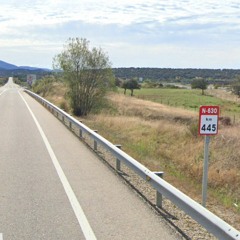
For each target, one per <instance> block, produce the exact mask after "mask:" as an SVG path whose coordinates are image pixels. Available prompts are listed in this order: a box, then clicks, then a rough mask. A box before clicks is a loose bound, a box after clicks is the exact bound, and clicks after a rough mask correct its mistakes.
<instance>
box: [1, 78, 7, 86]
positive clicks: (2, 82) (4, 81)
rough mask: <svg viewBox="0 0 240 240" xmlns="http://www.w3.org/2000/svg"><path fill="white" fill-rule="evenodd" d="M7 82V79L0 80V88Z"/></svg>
mask: <svg viewBox="0 0 240 240" xmlns="http://www.w3.org/2000/svg"><path fill="white" fill-rule="evenodd" d="M7 81H8V79H7V78H0V86H3V85H4V84H6V83H7Z"/></svg>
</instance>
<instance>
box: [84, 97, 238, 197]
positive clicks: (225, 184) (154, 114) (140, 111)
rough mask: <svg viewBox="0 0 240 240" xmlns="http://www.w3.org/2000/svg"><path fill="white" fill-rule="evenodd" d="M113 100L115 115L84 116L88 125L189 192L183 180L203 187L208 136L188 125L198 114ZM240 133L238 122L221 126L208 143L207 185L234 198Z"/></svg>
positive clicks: (122, 98)
mask: <svg viewBox="0 0 240 240" xmlns="http://www.w3.org/2000/svg"><path fill="white" fill-rule="evenodd" d="M109 99H110V100H111V101H112V102H113V103H114V105H115V107H116V109H117V113H115V115H106V113H105V112H104V113H103V114H99V115H96V116H90V117H89V118H87V119H86V120H85V121H87V123H88V124H90V126H92V127H94V128H95V129H96V128H98V129H99V132H100V134H102V135H104V136H105V137H106V138H108V139H109V140H110V141H113V142H114V143H118V144H122V145H123V148H124V150H125V151H126V152H128V153H129V154H130V155H131V156H133V157H134V158H136V159H137V160H138V161H140V162H141V163H143V164H144V165H146V166H147V167H149V168H150V169H151V170H154V171H159V170H161V171H165V172H166V175H167V178H168V179H171V181H172V183H173V185H175V186H178V185H181V186H180V188H181V189H182V190H183V191H185V192H189V189H188V187H187V186H184V181H186V182H188V181H192V182H195V186H196V184H198V183H199V185H201V179H202V165H203V148H204V146H203V145H204V140H203V137H196V136H194V135H192V133H191V131H190V130H189V126H190V124H197V121H198V116H197V114H196V113H194V112H191V111H187V110H184V109H179V108H173V107H169V106H165V105H162V104H158V103H153V102H149V101H144V100H141V99H136V98H131V97H128V96H124V95H119V94H112V95H110V96H109ZM109 129H111V131H109ZM238 131H239V127H238V126H234V127H223V126H221V129H220V132H219V135H218V136H217V137H212V138H211V144H210V163H209V165H210V166H209V185H210V186H211V187H212V188H213V189H217V191H218V190H219V191H221V192H224V193H226V195H227V196H229V197H231V198H232V199H239V198H240V192H239V183H240V175H239V172H240V171H239V170H240V161H239V159H240V150H239V137H238V134H237V132H238ZM174 176H175V177H174ZM179 178H180V179H182V181H179ZM198 188H200V186H198Z"/></svg>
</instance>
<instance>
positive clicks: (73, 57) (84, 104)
mask: <svg viewBox="0 0 240 240" xmlns="http://www.w3.org/2000/svg"><path fill="white" fill-rule="evenodd" d="M53 65H54V68H55V69H58V70H62V71H63V78H64V79H65V81H66V83H67V85H68V87H69V97H70V101H71V107H72V109H73V113H74V114H75V115H77V116H83V115H87V114H88V113H89V112H90V111H91V110H92V108H93V107H94V106H96V105H97V104H98V103H99V102H100V101H101V100H102V98H103V97H104V95H105V93H106V92H107V90H108V89H110V88H111V87H112V86H113V85H114V77H113V74H112V70H111V67H110V62H109V59H108V56H107V54H106V53H105V52H103V50H102V49H101V48H96V47H94V48H92V49H90V47H89V41H87V40H86V39H83V38H69V39H68V41H67V44H66V45H65V46H64V49H63V51H62V52H61V53H60V54H58V55H57V56H55V58H54V60H53Z"/></svg>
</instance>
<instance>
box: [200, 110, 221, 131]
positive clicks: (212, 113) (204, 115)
mask: <svg viewBox="0 0 240 240" xmlns="http://www.w3.org/2000/svg"><path fill="white" fill-rule="evenodd" d="M219 112H220V109H219V106H201V107H200V109H199V127H198V133H199V134H200V135H216V134H217V133H218V118H219Z"/></svg>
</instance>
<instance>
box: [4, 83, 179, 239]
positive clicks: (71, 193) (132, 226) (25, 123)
mask: <svg viewBox="0 0 240 240" xmlns="http://www.w3.org/2000/svg"><path fill="white" fill-rule="evenodd" d="M0 116H1V117H0V240H19V239H23V240H33V239H34V240H44V239H46V240H50V239H52V240H56V239H61V240H79V239H89V240H94V239H103V240H108V239H109V240H110V239H111V240H115V239H116V240H117V239H119V240H120V239H121V240H122V239H133V240H135V239H148V240H151V239H153V240H154V239H164V240H165V239H167V240H173V239H182V238H181V237H180V236H179V235H177V234H176V233H175V232H174V231H173V230H172V229H171V228H170V227H169V226H168V225H167V224H166V223H165V222H164V220H163V219H162V218H161V217H159V216H157V215H156V214H155V213H154V212H153V211H152V210H151V209H150V208H149V207H148V206H147V205H146V204H145V203H144V202H143V201H142V200H141V199H140V198H139V197H138V196H137V195H136V194H135V193H134V192H133V191H131V189H130V188H128V187H127V186H126V185H124V184H123V183H122V182H121V181H120V180H119V178H117V177H116V176H115V175H114V173H113V172H111V171H109V169H108V168H107V167H106V166H105V165H104V164H103V163H102V162H101V161H99V159H98V157H97V156H96V155H95V154H94V153H93V152H92V151H90V150H89V149H88V148H87V147H86V145H85V144H83V143H81V142H80V141H79V140H78V139H77V138H76V137H75V136H74V135H73V134H72V133H71V132H70V131H69V130H67V129H66V128H65V127H64V126H63V125H62V124H61V123H60V122H59V121H58V120H57V119H56V118H55V117H54V116H52V115H51V114H50V113H49V112H48V111H47V110H46V109H45V108H43V107H42V106H41V105H40V104H39V103H38V102H36V101H35V100H34V99H32V98H31V97H30V96H29V95H27V94H26V93H24V92H23V91H22V90H21V89H20V87H19V86H18V85H15V84H14V83H13V81H12V79H11V78H10V79H9V81H8V83H7V84H6V85H5V86H4V87H1V88H0Z"/></svg>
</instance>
